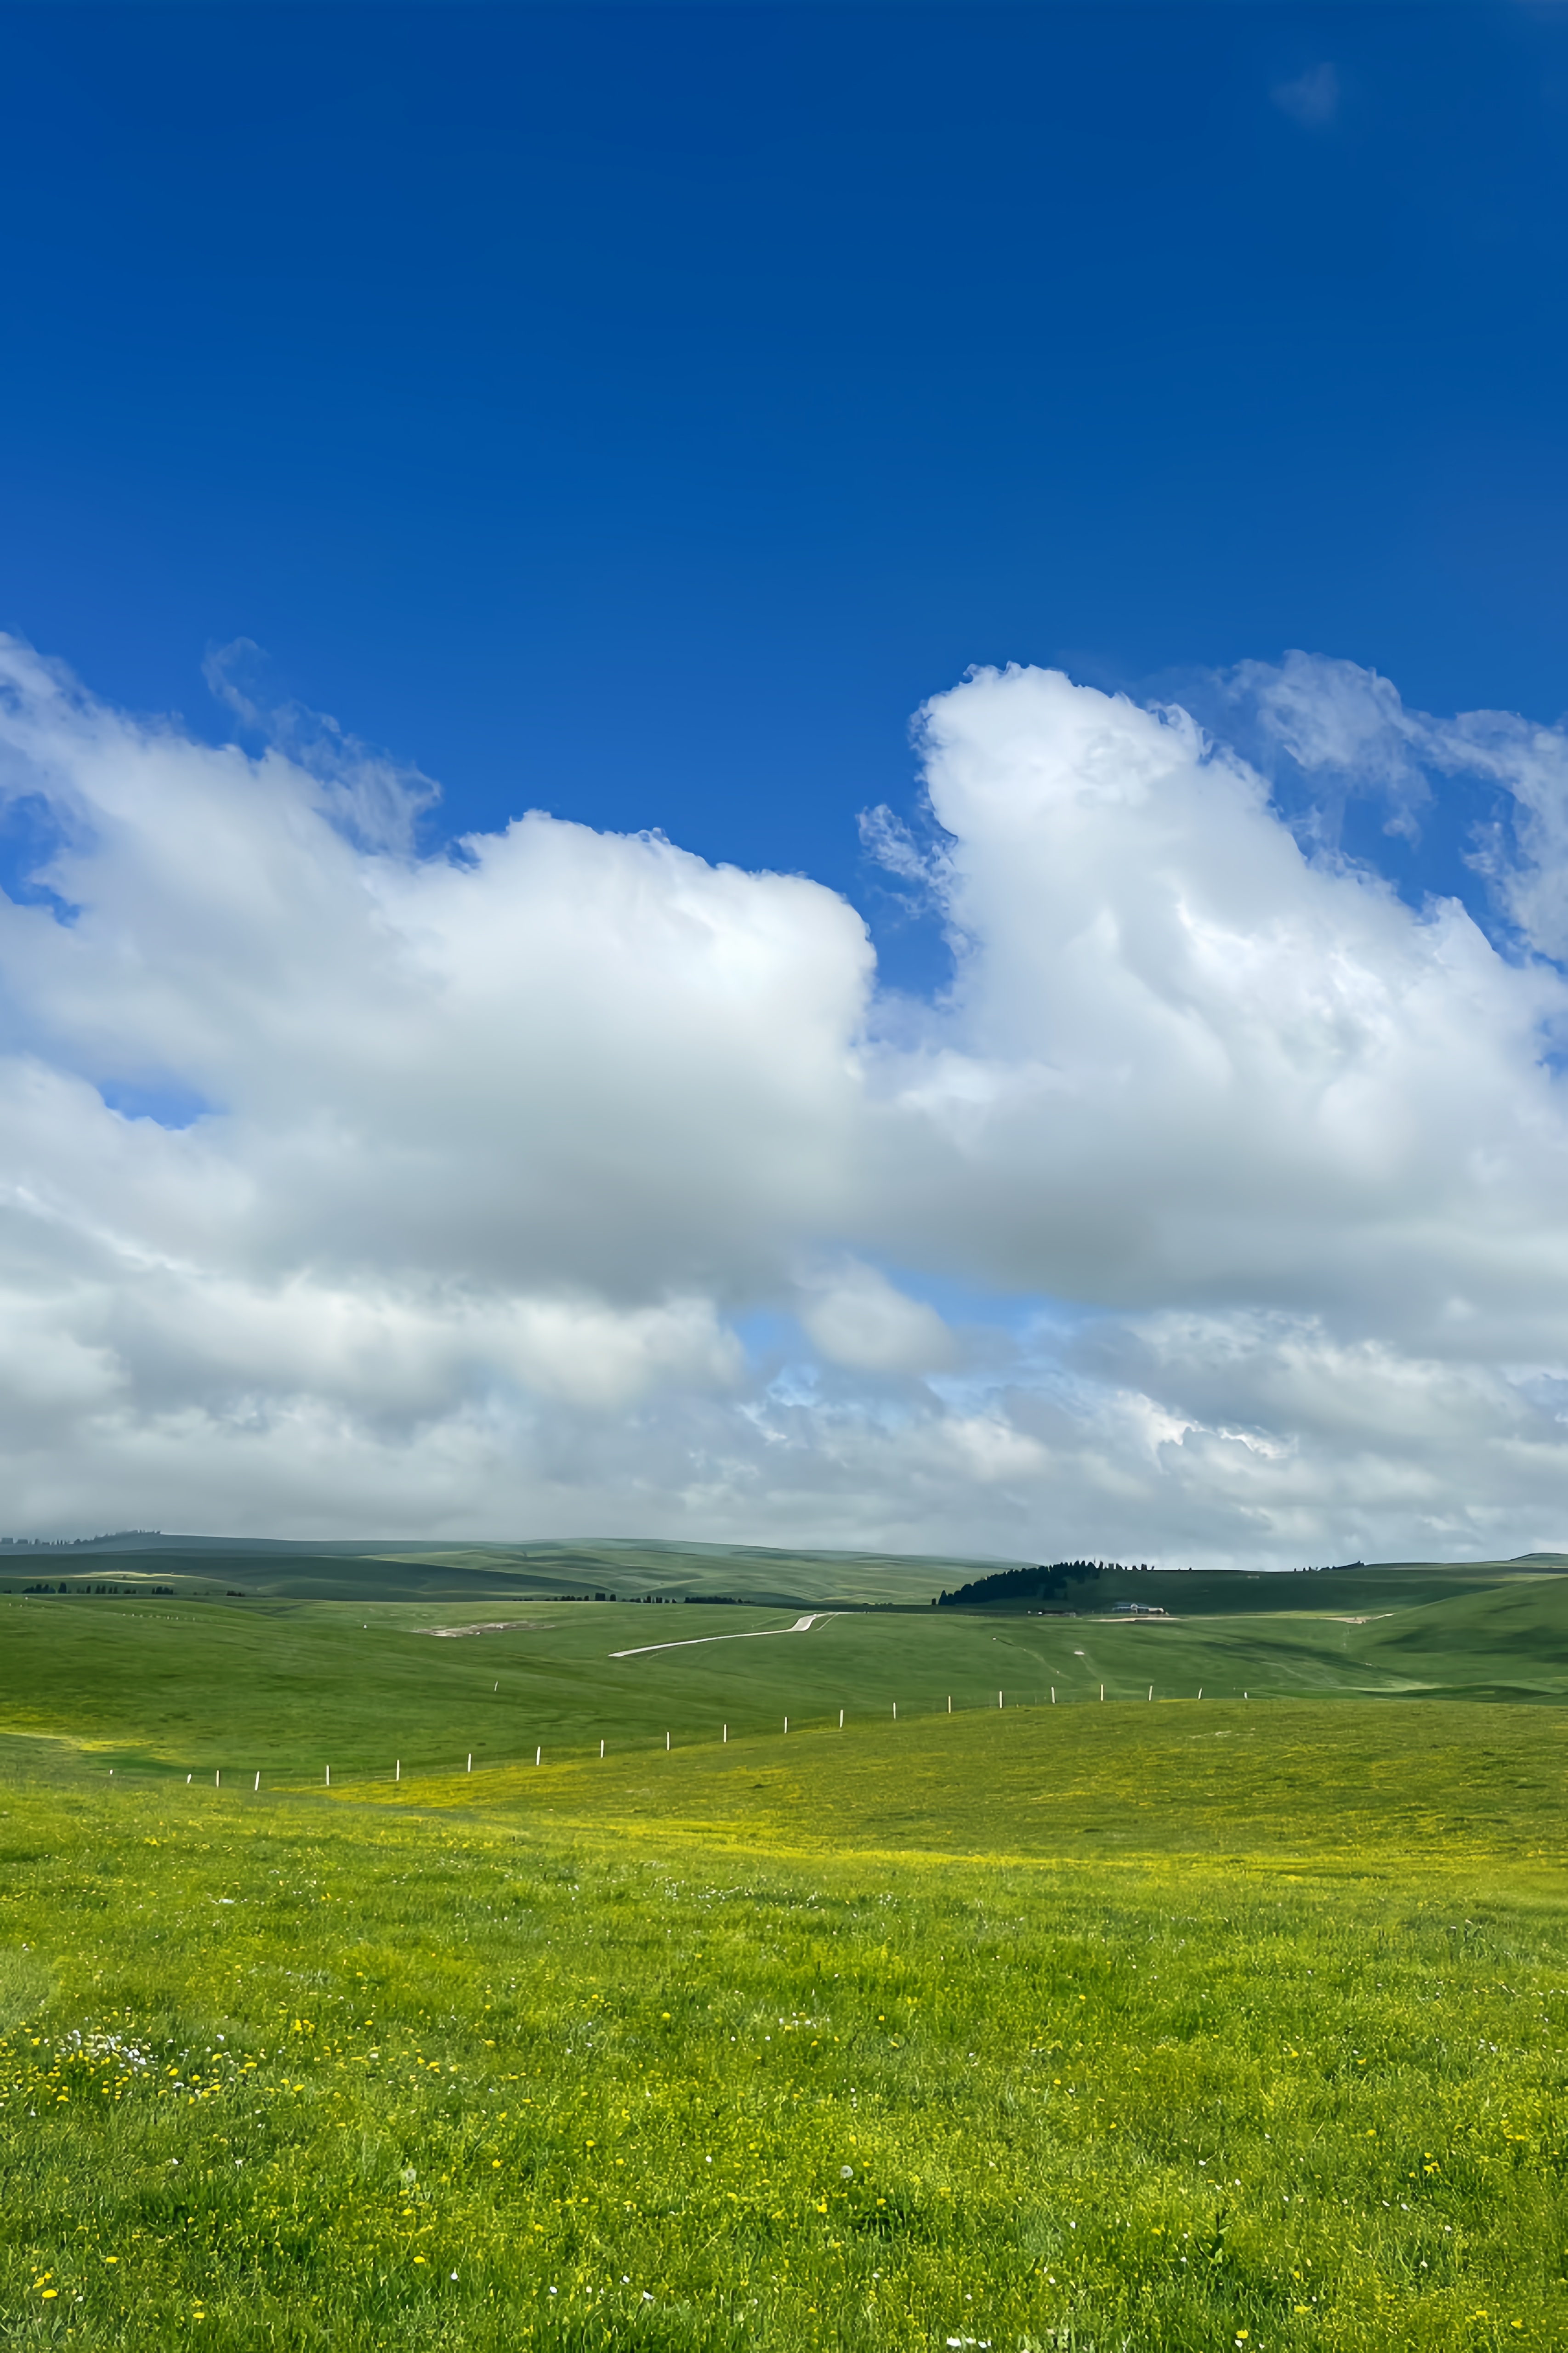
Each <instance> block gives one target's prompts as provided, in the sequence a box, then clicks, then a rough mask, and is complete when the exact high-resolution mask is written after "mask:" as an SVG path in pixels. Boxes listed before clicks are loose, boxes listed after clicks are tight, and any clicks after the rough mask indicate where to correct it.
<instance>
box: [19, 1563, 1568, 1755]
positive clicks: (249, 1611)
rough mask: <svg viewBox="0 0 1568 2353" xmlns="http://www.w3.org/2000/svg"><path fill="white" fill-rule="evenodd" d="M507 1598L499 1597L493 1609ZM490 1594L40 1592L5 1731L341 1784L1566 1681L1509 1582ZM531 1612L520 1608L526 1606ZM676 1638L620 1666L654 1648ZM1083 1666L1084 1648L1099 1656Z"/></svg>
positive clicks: (1556, 1609) (1567, 1668)
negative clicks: (1344, 1601)
mask: <svg viewBox="0 0 1568 2353" xmlns="http://www.w3.org/2000/svg"><path fill="white" fill-rule="evenodd" d="M493 1606H494V1605H489V1607H490V1608H492V1609H493ZM483 1614H484V1606H482V1605H473V1606H464V1607H459V1608H458V1609H456V1610H447V1611H443V1610H442V1609H439V1608H429V1607H426V1608H412V1607H406V1606H402V1605H395V1604H380V1605H370V1604H365V1605H363V1606H362V1607H361V1608H358V1609H353V1610H350V1609H345V1608H343V1607H342V1606H341V1605H331V1604H314V1605H306V1606H293V1607H282V1606H279V1607H275V1608H263V1607H258V1606H257V1605H249V1604H247V1605H224V1606H218V1607H214V1606H212V1605H200V1606H198V1605H187V1606H185V1607H184V1608H182V1607H180V1606H179V1605H177V1604H170V1603H162V1604H158V1603H152V1602H141V1603H136V1604H131V1603H124V1602H118V1601H100V1602H94V1603H93V1604H92V1605H91V1606H90V1607H88V1606H79V1605H78V1604H76V1603H73V1602H61V1601H51V1602H40V1601H37V1600H20V1599H15V1598H12V1599H6V1598H4V1597H0V1731H9V1732H11V1733H13V1734H16V1733H27V1734H32V1735H40V1736H58V1737H59V1738H60V1739H62V1740H66V1741H70V1742H85V1743H88V1744H89V1745H91V1746H95V1747H97V1748H98V1750H99V1751H100V1754H101V1757H102V1762H103V1764H104V1765H105V1766H107V1765H109V1764H115V1765H117V1766H118V1767H120V1768H121V1770H123V1769H124V1768H125V1767H129V1766H132V1765H134V1764H138V1763H141V1764H144V1765H153V1764H158V1765H161V1766H162V1767H164V1768H166V1769H168V1770H171V1771H173V1770H176V1769H177V1770H180V1771H182V1772H183V1771H200V1772H205V1773H211V1772H212V1771H214V1770H216V1769H225V1770H227V1771H228V1772H230V1773H231V1774H240V1773H246V1774H252V1775H253V1774H254V1773H255V1772H257V1771H258V1770H259V1771H262V1772H264V1773H265V1774H267V1775H268V1778H276V1777H282V1778H299V1779H306V1780H309V1779H312V1778H315V1777H316V1776H318V1775H319V1774H320V1773H321V1771H322V1770H323V1768H324V1767H325V1766H327V1765H329V1764H330V1765H331V1766H332V1767H333V1768H334V1771H335V1772H336V1774H337V1775H338V1777H339V1778H340V1779H342V1778H348V1777H352V1776H355V1775H358V1776H363V1775H364V1774H367V1773H375V1774H384V1773H385V1772H386V1771H387V1770H388V1769H389V1768H390V1767H391V1766H392V1764H393V1762H394V1760H395V1758H397V1757H401V1758H402V1759H403V1760H404V1762H405V1766H406V1767H407V1768H408V1769H409V1770H410V1771H430V1770H435V1769H442V1770H445V1769H447V1767H450V1766H451V1765H452V1764H454V1763H456V1762H458V1760H459V1759H462V1758H465V1757H467V1756H468V1754H469V1753H470V1752H472V1753H473V1754H474V1756H475V1757H476V1758H477V1760H478V1761H479V1763H480V1764H481V1765H489V1764H491V1763H494V1762H497V1761H499V1760H502V1759H506V1758H509V1757H510V1758H516V1757H525V1756H526V1757H531V1755H532V1753H533V1750H534V1748H535V1747H536V1746H544V1747H545V1748H546V1750H547V1751H549V1752H550V1753H551V1754H552V1756H554V1755H555V1754H558V1753H559V1752H560V1751H562V1750H563V1749H565V1750H569V1751H570V1750H584V1749H587V1748H590V1747H592V1748H596V1746H597V1743H598V1741H599V1740H600V1739H601V1738H604V1739H605V1740H607V1742H608V1744H609V1747H610V1749H611V1751H612V1753H617V1752H623V1751H625V1750H626V1749H628V1748H631V1749H636V1750H638V1751H646V1750H647V1749H648V1748H650V1747H653V1746H656V1745H657V1746H662V1743H663V1740H664V1736H665V1734H666V1732H667V1731H668V1733H669V1734H670V1735H671V1736H672V1739H673V1741H674V1742H675V1744H676V1745H677V1746H687V1745H690V1744H694V1743H695V1744H698V1745H704V1744H707V1745H711V1744H713V1743H715V1742H716V1741H717V1740H718V1738H719V1736H720V1731H721V1725H723V1724H724V1723H726V1722H727V1723H729V1725H731V1733H732V1736H734V1737H737V1738H739V1737H742V1736H748V1735H751V1734H752V1733H759V1732H773V1731H775V1730H778V1729H780V1728H781V1727H782V1725H783V1721H784V1717H785V1715H787V1716H788V1717H789V1718H790V1720H791V1723H792V1725H795V1727H796V1728H797V1729H798V1728H804V1727H805V1726H808V1725H818V1724H823V1723H834V1722H836V1721H837V1711H838V1710H839V1708H840V1707H842V1708H844V1709H846V1711H847V1715H848V1716H849V1718H850V1720H851V1721H852V1722H853V1721H858V1720H860V1719H862V1718H866V1717H870V1718H874V1719H879V1720H880V1719H883V1718H888V1719H890V1715H891V1710H892V1707H893V1705H894V1704H895V1703H897V1704H898V1706H899V1708H900V1715H901V1716H902V1717H903V1718H904V1719H905V1720H906V1721H907V1720H909V1719H910V1718H914V1717H918V1716H921V1715H932V1714H936V1713H939V1712H942V1711H944V1710H945V1707H946V1704H947V1699H948V1696H949V1694H951V1695H952V1699H953V1704H954V1706H955V1708H956V1709H957V1710H958V1711H959V1712H960V1713H961V1714H962V1713H964V1712H967V1711H971V1710H975V1709H981V1710H984V1709H993V1708H994V1704H995V1698H996V1694H997V1691H998V1690H1001V1691H1002V1692H1004V1693H1005V1695H1006V1699H1007V1704H1008V1706H1009V1707H1031V1706H1034V1707H1038V1706H1045V1707H1047V1708H1048V1707H1049V1706H1050V1704H1051V1703H1050V1692H1051V1690H1052V1688H1053V1687H1054V1688H1055V1689H1056V1691H1057V1694H1058V1701H1057V1708H1058V1713H1060V1712H1061V1711H1062V1710H1064V1709H1068V1710H1071V1709H1076V1708H1078V1707H1079V1706H1081V1705H1082V1704H1094V1705H1098V1703H1099V1694H1100V1688H1101V1686H1102V1685H1103V1686H1104V1688H1105V1690H1106V1693H1107V1695H1108V1698H1109V1699H1110V1700H1111V1701H1116V1702H1119V1703H1121V1702H1139V1703H1142V1704H1146V1699H1145V1694H1146V1693H1147V1691H1148V1688H1149V1686H1150V1684H1151V1683H1152V1685H1153V1687H1154V1690H1155V1694H1156V1697H1157V1699H1158V1700H1159V1701H1161V1702H1170V1701H1174V1700H1188V1699H1192V1698H1194V1697H1195V1695H1196V1694H1197V1693H1198V1692H1199V1691H1200V1690H1202V1691H1203V1693H1204V1694H1205V1704H1210V1703H1211V1702H1214V1701H1215V1700H1219V1699H1223V1698H1227V1697H1230V1696H1232V1695H1239V1694H1241V1693H1242V1692H1244V1691H1246V1692H1249V1693H1251V1694H1252V1695H1253V1697H1254V1699H1255V1700H1256V1701H1260V1702H1261V1701H1264V1700H1272V1699H1277V1698H1280V1697H1285V1696H1295V1697H1310V1696H1321V1697H1330V1696H1334V1695H1341V1696H1365V1695H1378V1694H1381V1695H1385V1696H1394V1695H1399V1694H1408V1695H1418V1694H1428V1693H1431V1692H1434V1691H1438V1692H1441V1691H1447V1692H1449V1693H1452V1694H1455V1695H1457V1696H1468V1697H1474V1698H1491V1697H1513V1698H1518V1699H1551V1698H1562V1697H1563V1696H1565V1695H1568V1581H1564V1580H1562V1579H1557V1578H1549V1579H1541V1580H1533V1581H1525V1582H1518V1583H1513V1584H1510V1585H1505V1586H1500V1587H1496V1588H1491V1589H1490V1590H1485V1591H1481V1592H1478V1593H1473V1594H1469V1595H1461V1596H1459V1597H1458V1598H1457V1599H1451V1600H1447V1601H1440V1602H1431V1603H1426V1604H1425V1605H1422V1606H1420V1607H1418V1608H1415V1609H1408V1610H1405V1611H1403V1612H1401V1613H1398V1614H1396V1615H1391V1616H1386V1617H1383V1618H1378V1619H1373V1620H1368V1621H1367V1622H1366V1623H1364V1624H1357V1623H1354V1622H1352V1621H1351V1620H1348V1619H1340V1618H1336V1617H1315V1616H1310V1615H1304V1614H1303V1615H1298V1616H1289V1615H1286V1614H1280V1613H1273V1614H1271V1615H1268V1616H1264V1617H1237V1618H1232V1619H1226V1620H1220V1619H1199V1620H1185V1621H1175V1622H1171V1623H1144V1624H1131V1625H1130V1624H1125V1623H1123V1624H1116V1623H1113V1622H1110V1621H1105V1620H1050V1619H1018V1618H1009V1619H1005V1620H993V1619H988V1618H984V1617H979V1616H968V1615H951V1614H949V1613H948V1612H946V1611H941V1612H938V1611H930V1612H924V1613H920V1612H917V1613H911V1614H909V1615H900V1614H897V1613H894V1614H889V1615H881V1614H877V1615H860V1616H846V1617H837V1618H833V1619H830V1620H827V1621H826V1622H824V1623H820V1624H818V1625H817V1626H816V1627H815V1628H814V1629H813V1630H812V1631H811V1632H809V1633H807V1634H805V1635H795V1634H788V1633H785V1634H779V1635H776V1636H770V1637H769V1638H768V1639H764V1640H734V1639H724V1640H699V1639H698V1638H700V1637H709V1636H713V1635H723V1636H724V1637H726V1638H729V1637H733V1636H736V1635H741V1634H742V1633H745V1632H747V1631H748V1630H761V1629H763V1628H777V1627H784V1626H788V1625H789V1624H791V1623H792V1622H793V1620H792V1618H791V1616H790V1614H789V1613H788V1612H784V1613H780V1612H768V1611H762V1610H752V1609H694V1608H685V1609H644V1608H637V1607H625V1606H619V1607H611V1606H610V1605H608V1604H605V1605H602V1606H601V1605H588V1606H586V1607H584V1606H583V1605H581V1604H564V1605H552V1604H534V1605H532V1606H531V1607H529V1606H523V1607H521V1608H520V1609H518V1611H517V1614H518V1615H520V1616H521V1618H522V1619H523V1621H524V1622H523V1623H521V1625H519V1626H515V1627H510V1628H509V1629H508V1630H505V1631H500V1632H487V1633H479V1634H472V1635H466V1636H463V1637H461V1638H459V1639H456V1640H444V1639H437V1638H436V1637H434V1636H433V1635H432V1634H430V1633H429V1632H428V1631H420V1630H418V1629H420V1628H426V1629H427V1628H429V1627H431V1626H433V1625H437V1624H461V1623H465V1622H470V1621H472V1620H475V1619H478V1618H482V1616H483ZM508 1614H510V1613H508ZM661 1642H673V1643H679V1644H680V1645H681V1647H679V1648H676V1649H670V1650H662V1651H650V1652H647V1653H646V1654H645V1655H642V1656H638V1657H635V1658H628V1659H619V1660H618V1659H615V1658H613V1657H612V1656H611V1653H612V1652H614V1651H619V1650H622V1649H625V1648H627V1647H629V1646H632V1645H642V1644H647V1643H661ZM1079 1654H1081V1655H1079Z"/></svg>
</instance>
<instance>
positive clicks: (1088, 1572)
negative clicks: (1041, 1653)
mask: <svg viewBox="0 0 1568 2353" xmlns="http://www.w3.org/2000/svg"><path fill="white" fill-rule="evenodd" d="M1127 1574H1128V1571H1127V1570H1126V1569H1125V1568H1124V1567H1123V1565H1122V1563H1121V1561H1119V1560H1053V1561H1051V1562H1050V1563H1049V1564H1048V1565H1047V1563H1045V1562H1040V1563H1037V1565H1036V1566H1035V1567H1024V1568H999V1569H997V1570H996V1571H995V1573H994V1575H993V1576H991V1577H973V1578H972V1579H971V1581H970V1583H969V1584H967V1585H961V1586H960V1587H959V1588H958V1590H957V1591H956V1592H955V1593H940V1594H938V1596H937V1599H936V1602H935V1605H934V1606H935V1607H936V1608H937V1609H973V1608H974V1606H975V1605H976V1604H977V1603H982V1602H986V1601H1052V1600H1057V1599H1060V1598H1061V1597H1062V1596H1063V1595H1065V1594H1066V1592H1067V1590H1068V1587H1069V1586H1073V1585H1092V1584H1093V1583H1094V1581H1095V1579H1096V1578H1097V1577H1122V1576H1126V1575H1127Z"/></svg>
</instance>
